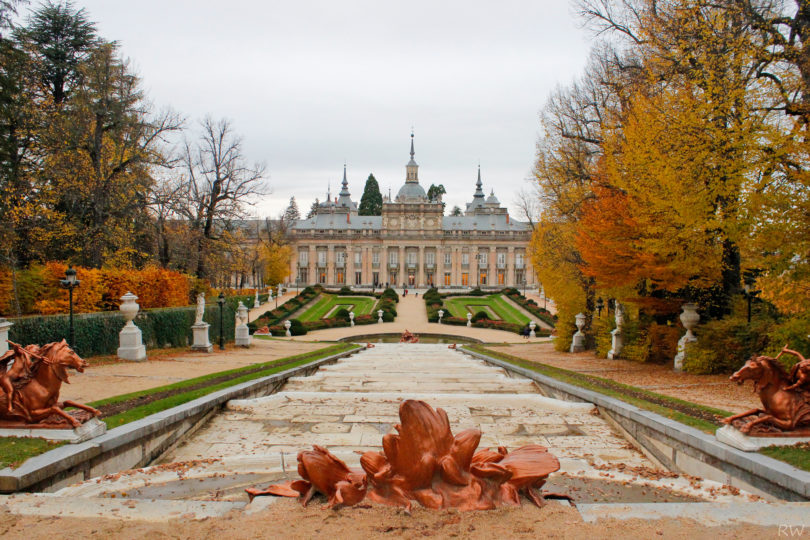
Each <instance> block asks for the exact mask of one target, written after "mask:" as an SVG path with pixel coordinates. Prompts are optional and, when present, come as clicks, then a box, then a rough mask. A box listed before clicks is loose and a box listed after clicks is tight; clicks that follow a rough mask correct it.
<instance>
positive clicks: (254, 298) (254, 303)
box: [253, 289, 262, 309]
mask: <svg viewBox="0 0 810 540" xmlns="http://www.w3.org/2000/svg"><path fill="white" fill-rule="evenodd" d="M257 307H262V303H261V302H259V289H256V295H255V296H254V297H253V308H254V309H255V308H257Z"/></svg>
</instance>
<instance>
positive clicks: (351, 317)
mask: <svg viewBox="0 0 810 540" xmlns="http://www.w3.org/2000/svg"><path fill="white" fill-rule="evenodd" d="M349 326H351V327H352V328H354V311H350V312H349Z"/></svg>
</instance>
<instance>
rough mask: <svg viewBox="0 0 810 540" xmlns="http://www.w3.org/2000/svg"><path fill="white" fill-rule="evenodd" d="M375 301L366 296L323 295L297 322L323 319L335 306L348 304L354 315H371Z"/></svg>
mask: <svg viewBox="0 0 810 540" xmlns="http://www.w3.org/2000/svg"><path fill="white" fill-rule="evenodd" d="M374 303H375V299H374V298H370V297H368V296H335V295H332V294H325V295H323V298H321V299H320V300H319V301H318V302H317V303H316V304H315V305H314V306H312V307H311V308H310V309H308V310H307V311H305V312H304V313H302V314H301V315H300V316H299V317H298V320H300V321H301V322H307V321H317V320H319V319H322V318H323V317H325V316H326V315H327V314H328V313H329V312H330V311H331V310H332V309H333V308H334V307H335V306H337V305H340V304H350V305H353V306H354V314H355V315H366V314H368V313H371V309H372V308H373V307H374Z"/></svg>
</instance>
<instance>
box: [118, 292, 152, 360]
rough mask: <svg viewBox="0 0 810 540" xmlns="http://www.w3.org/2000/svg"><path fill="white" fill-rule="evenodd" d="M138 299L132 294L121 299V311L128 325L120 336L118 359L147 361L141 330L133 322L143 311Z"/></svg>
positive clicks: (129, 293)
mask: <svg viewBox="0 0 810 540" xmlns="http://www.w3.org/2000/svg"><path fill="white" fill-rule="evenodd" d="M137 299H138V297H137V296H135V295H134V294H132V293H131V292H127V294H125V295H124V296H122V297H121V308H120V309H121V314H122V315H123V316H124V320H125V321H126V324H125V325H124V328H122V329H121V332H119V334H118V345H119V346H118V358H121V359H122V360H132V361H134V362H141V361H143V360H146V347H145V346H144V344H143V334H142V333H141V329H140V328H138V327H137V326H135V323H133V322H132V320H133V319H134V318H135V315H137V314H138V311H140V309H141V307H140V306H139V305H138V303H137V302H136V300H137Z"/></svg>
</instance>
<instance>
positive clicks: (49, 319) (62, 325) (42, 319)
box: [9, 297, 244, 356]
mask: <svg viewBox="0 0 810 540" xmlns="http://www.w3.org/2000/svg"><path fill="white" fill-rule="evenodd" d="M240 299H243V297H231V298H228V300H227V301H226V303H225V306H224V307H223V310H222V311H223V319H224V320H223V322H224V325H223V333H224V336H225V341H228V342H230V341H233V340H234V327H235V325H236V306H238V304H239V300H240ZM243 301H244V300H243ZM195 313H196V308H195V307H193V306H186V307H179V308H161V309H149V310H143V311H141V312H139V313H138V316H137V317H135V321H134V322H135V324H136V325H137V326H138V328H140V329H141V332H142V333H143V342H144V344H145V345H146V348H147V349H155V348H163V347H186V346H188V345H190V344H191V340H192V335H191V325H192V324H194V318H195ZM9 320H10V321H11V322H13V323H14V326H12V327H11V328H10V330H9V339H10V340H11V341H15V342H17V343H21V344H23V345H28V344H31V343H37V344H39V345H42V344H45V343H50V342H52V341H60V340H62V339H68V334H69V326H70V323H69V317H68V316H67V315H52V316H38V317H20V318H13V319H9ZM203 320H204V321H205V322H207V323H209V324H210V325H211V328H209V335H210V339H211V342H212V343H217V342H218V341H219V306H218V305H217V304H208V305H207V306H206V308H205V315H204V316H203ZM73 324H74V330H75V333H76V343H74V344H72V345H73V348H74V349H75V350H76V352H78V353H79V354H80V355H82V356H96V355H110V354H116V353H117V351H118V333H119V332H120V331H121V329H122V328H123V327H124V317H123V316H122V315H121V313H120V312H118V311H104V312H99V313H82V314H78V315H74V316H73Z"/></svg>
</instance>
